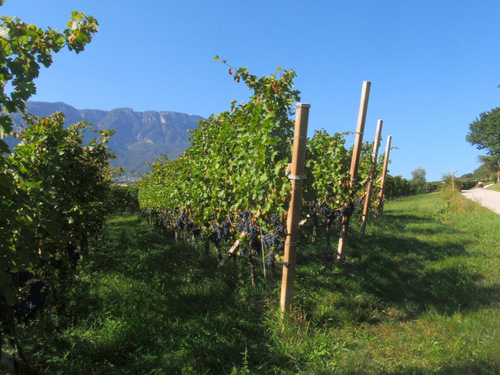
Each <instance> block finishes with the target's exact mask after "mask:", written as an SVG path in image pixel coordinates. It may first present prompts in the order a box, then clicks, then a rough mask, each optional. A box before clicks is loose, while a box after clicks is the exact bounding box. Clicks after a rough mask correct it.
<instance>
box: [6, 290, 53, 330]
mask: <svg viewBox="0 0 500 375" xmlns="http://www.w3.org/2000/svg"><path fill="white" fill-rule="evenodd" d="M46 294H47V286H46V285H45V283H44V282H43V281H42V280H35V281H33V282H31V283H30V285H29V289H28V295H27V297H26V298H24V299H22V300H21V301H19V302H17V303H16V304H15V305H14V306H13V307H12V309H13V311H14V317H15V318H17V319H18V320H20V321H23V322H25V323H28V322H29V321H30V320H33V319H35V318H36V313H37V311H38V310H39V309H41V308H42V307H43V306H44V305H45V295H46Z"/></svg>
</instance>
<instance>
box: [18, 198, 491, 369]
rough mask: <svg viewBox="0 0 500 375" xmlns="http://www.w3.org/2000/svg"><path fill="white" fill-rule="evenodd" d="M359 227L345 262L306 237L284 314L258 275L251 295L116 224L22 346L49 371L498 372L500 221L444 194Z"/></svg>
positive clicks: (138, 223) (129, 224)
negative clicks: (68, 293) (67, 297)
mask: <svg viewBox="0 0 500 375" xmlns="http://www.w3.org/2000/svg"><path fill="white" fill-rule="evenodd" d="M356 223H357V221H356V220H354V222H353V227H352V230H351V233H350V236H349V239H348V254H347V260H346V262H345V263H343V264H334V263H333V261H332V259H333V253H332V251H327V250H325V246H324V244H323V243H322V242H318V243H316V244H309V242H308V239H307V238H303V239H302V240H301V246H300V248H299V254H298V265H297V278H296V283H295V298H294V305H293V310H292V312H291V313H290V314H289V315H286V316H284V317H282V315H281V313H280V311H279V306H278V303H279V289H278V288H276V289H273V288H272V284H271V283H270V282H269V281H268V282H266V283H264V282H262V272H261V267H260V266H259V267H257V269H258V271H259V275H258V276H259V280H260V281H261V283H260V284H259V286H258V287H257V288H252V287H251V285H250V278H249V271H248V266H247V265H246V264H245V263H244V262H239V263H234V262H228V263H227V264H226V265H225V266H224V267H223V268H222V269H218V268H217V267H216V264H217V261H216V258H215V256H214V255H213V254H212V253H211V254H206V253H205V251H204V250H203V246H199V247H198V246H188V245H183V244H172V243H171V242H170V239H169V238H168V237H166V236H165V235H164V234H162V233H161V232H160V231H157V230H155V229H154V228H153V227H151V226H148V225H146V223H145V222H143V221H142V220H140V219H138V218H137V217H135V216H130V215H129V216H125V217H120V216H116V217H113V218H111V219H110V220H109V221H108V224H107V230H106V231H105V233H104V234H103V236H102V237H101V238H100V239H99V240H98V241H96V242H95V243H94V245H93V246H94V247H93V250H92V251H91V254H90V255H89V257H87V258H86V259H84V260H83V262H82V265H81V269H80V272H79V274H78V275H77V279H76V281H75V285H74V287H73V290H72V294H73V298H72V299H71V301H72V302H71V304H70V305H68V307H67V310H66V311H65V312H64V313H62V314H56V315H52V316H51V317H49V318H47V319H45V320H43V321H41V322H40V323H39V330H38V331H37V337H38V338H36V339H35V338H31V337H23V340H24V341H25V342H26V343H27V345H28V347H29V346H30V345H31V348H33V349H36V353H37V354H36V356H35V357H36V358H35V359H36V361H38V363H39V366H40V370H41V371H42V372H44V373H48V374H51V373H53V374H67V373H71V374H89V373H92V374H181V373H182V374H184V373H186V374H191V373H192V374H222V373H230V374H247V373H251V374H296V373H301V374H332V373H335V374H336V373H338V374H359V373H361V374H363V373H364V374H381V373H382V374H399V373H408V374H413V373H434V374H441V373H444V374H447V373H448V374H482V373H485V374H494V373H496V372H498V371H499V370H500V362H499V358H500V330H499V326H498V322H499V321H500V304H499V301H500V275H499V273H498V269H500V254H499V248H498V244H499V243H500V227H499V226H500V220H499V219H498V215H496V214H494V213H493V212H491V211H489V210H487V209H484V208H482V207H481V206H479V205H478V204H476V203H474V202H471V201H468V200H466V199H464V198H463V197H461V195H460V194H459V193H455V192H445V193H440V194H428V195H418V196H415V197H410V198H405V199H400V200H396V201H391V202H387V203H386V210H385V214H384V216H383V217H382V218H381V219H379V220H377V221H370V222H369V224H368V227H367V231H366V235H365V236H364V237H361V236H360V235H359V231H358V229H357V226H356ZM278 287H279V283H278ZM26 332H28V331H26ZM41 337H43V339H41ZM37 340H38V341H37ZM40 342H41V344H40Z"/></svg>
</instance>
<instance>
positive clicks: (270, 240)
mask: <svg viewBox="0 0 500 375" xmlns="http://www.w3.org/2000/svg"><path fill="white" fill-rule="evenodd" d="M262 241H263V243H264V249H265V250H273V249H277V248H278V247H279V245H280V244H281V236H280V235H279V234H278V233H274V234H273V233H271V232H270V231H266V232H264V235H263V238H262Z"/></svg>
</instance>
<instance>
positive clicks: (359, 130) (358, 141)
mask: <svg viewBox="0 0 500 375" xmlns="http://www.w3.org/2000/svg"><path fill="white" fill-rule="evenodd" d="M370 87H371V82H368V81H364V82H363V88H362V91H361V104H360V105H359V114H358V125H357V127H356V138H355V139H354V148H353V152H352V159H351V170H350V176H351V180H350V181H349V182H348V186H349V188H352V187H353V186H354V182H355V181H356V179H357V176H358V166H359V158H360V155H361V146H362V144H363V132H364V131H365V121H366V112H367V111H368V99H369V97H370ZM350 220H351V217H350V216H344V217H343V218H342V228H341V230H340V238H339V247H338V249H337V260H341V259H342V258H343V256H344V247H345V243H346V240H347V231H348V230H349V221H350Z"/></svg>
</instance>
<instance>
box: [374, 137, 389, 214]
mask: <svg viewBox="0 0 500 375" xmlns="http://www.w3.org/2000/svg"><path fill="white" fill-rule="evenodd" d="M391 140H392V136H388V137H387V146H386V147H385V157H384V167H383V169H382V180H381V183H380V193H379V195H378V199H379V202H378V210H377V217H380V216H382V214H383V213H384V199H385V195H384V188H385V179H386V177H387V165H388V164H389V153H390V151H391Z"/></svg>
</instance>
